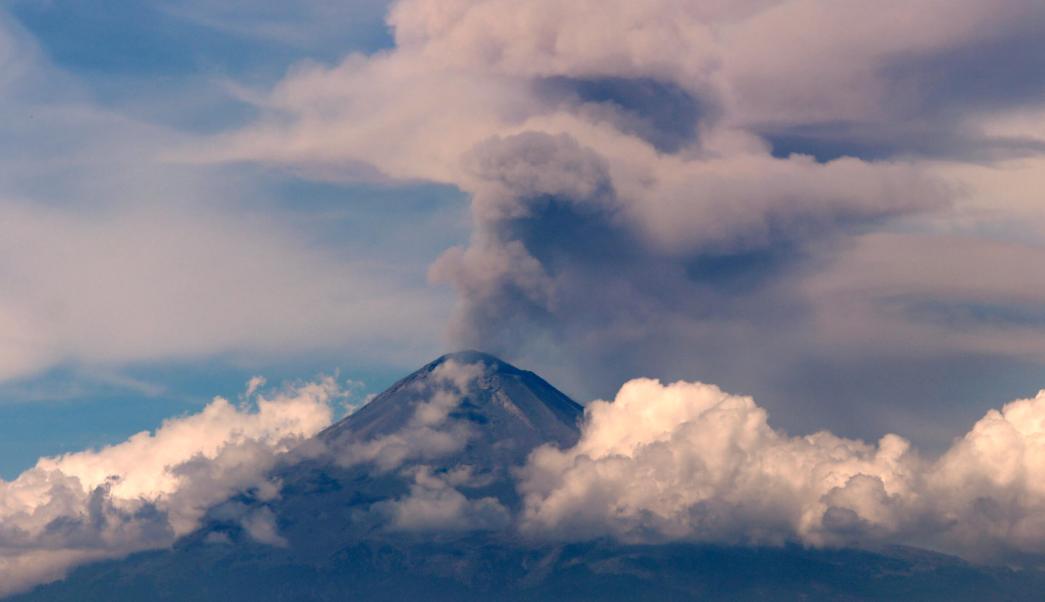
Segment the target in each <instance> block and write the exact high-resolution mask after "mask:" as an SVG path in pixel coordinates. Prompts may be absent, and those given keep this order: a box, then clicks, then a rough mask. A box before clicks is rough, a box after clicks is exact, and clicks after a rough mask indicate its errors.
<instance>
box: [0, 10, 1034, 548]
mask: <svg viewBox="0 0 1045 602" xmlns="http://www.w3.org/2000/svg"><path fill="white" fill-rule="evenodd" d="M1043 34H1045V5H1042V3H1041V2H1039V1H1037V0H1004V1H1001V2H992V3H985V2H979V1H976V0H946V1H944V0H918V1H915V2H911V1H899V0H897V1H892V0H887V1H885V2H875V3H825V2H820V1H817V0H745V1H740V2H717V1H711V0H709V1H697V0H693V1H682V0H650V1H648V2H642V3H634V2H628V1H624V0H621V1H619V2H618V1H615V0H614V1H607V0H599V1H595V0H591V1H588V0H581V1H577V2H570V3H562V2H557V1H554V0H527V1H525V2H516V1H509V0H399V1H397V2H394V3H388V2H379V1H376V0H374V1H371V0H354V1H347V2H331V1H326V0H307V1H305V2H301V3H295V4H294V5H293V6H292V7H291V6H290V5H287V4H285V3H275V2H239V1H233V2H221V3H217V2H207V1H204V0H181V1H177V2H150V1H139V2H123V1H113V2H109V3H105V4H104V7H102V6H101V5H99V4H98V3H93V2H91V3H89V2H79V1H70V2H52V1H44V0H35V1H32V0H12V1H10V2H7V3H5V4H3V5H2V7H0V478H3V479H4V480H6V481H12V480H14V479H15V478H16V477H18V476H19V475H20V474H23V471H26V470H27V469H30V468H31V467H33V466H34V465H38V461H39V462H43V463H44V464H46V462H47V461H48V460H47V458H54V457H56V456H58V455H60V454H67V453H71V452H77V451H80V450H85V449H96V448H99V447H100V446H105V445H110V444H116V443H119V442H122V441H124V440H126V439H127V438H128V437H130V436H131V435H133V434H134V433H137V432H139V431H142V430H148V429H155V428H158V427H159V426H160V425H161V423H162V422H163V420H164V419H167V418H171V417H181V418H182V419H188V418H186V417H189V416H196V415H197V413H198V412H200V411H201V410H202V409H203V408H204V407H211V406H209V405H208V404H212V403H216V402H212V399H213V398H215V397H217V396H220V397H222V398H227V399H234V400H235V399H246V398H251V395H250V394H247V393H245V391H246V390H247V386H248V385H247V383H248V382H250V381H251V379H252V378H254V377H255V376H263V377H264V378H265V379H267V382H268V383H271V384H272V385H273V386H280V383H289V384H288V385H287V386H291V387H293V386H298V387H301V386H305V385H304V384H303V383H308V382H326V381H324V380H322V379H324V378H333V379H334V380H335V381H336V383H337V390H338V391H341V392H343V393H344V394H343V395H338V396H334V397H330V396H325V397H323V400H324V403H326V402H327V401H328V400H329V399H334V398H335V397H336V399H337V402H336V404H334V406H333V410H332V411H333V414H332V415H339V413H343V412H344V411H346V409H345V408H347V407H351V406H353V405H358V404H359V403H361V402H362V401H363V400H365V399H366V397H367V395H368V394H370V393H374V392H378V391H380V390H382V389H383V388H384V387H386V386H387V385H389V384H390V383H392V382H393V381H394V380H396V379H397V378H399V377H401V376H403V375H405V374H406V373H408V372H410V371H412V370H413V369H415V368H417V367H419V366H420V365H422V364H423V363H425V362H427V361H429V360H431V359H432V358H434V357H436V356H438V355H439V354H441V353H443V352H446V351H450V350H454V349H463V348H477V349H482V350H485V351H489V352H491V353H495V354H497V355H499V356H501V357H504V358H505V359H507V360H509V361H512V362H513V363H516V364H518V365H520V366H523V367H525V368H528V369H532V370H534V371H536V372H538V373H540V374H541V375H543V376H544V377H545V378H547V379H548V380H549V381H550V382H552V383H554V384H555V385H556V386H559V387H560V388H562V389H563V390H564V391H566V392H567V393H568V394H570V395H571V396H573V397H574V398H576V399H577V400H578V401H580V402H583V403H588V402H590V401H592V400H596V399H611V398H613V397H614V396H616V395H618V390H621V386H622V385H623V384H624V383H626V382H629V381H631V379H635V378H654V379H660V381H661V382H663V383H670V382H673V381H676V380H684V381H688V382H694V383H696V382H700V383H708V385H707V386H711V385H715V386H718V387H721V388H722V390H724V391H728V392H729V393H730V394H735V395H750V396H753V397H754V399H756V400H757V402H758V404H759V405H758V407H759V408H764V410H765V412H766V413H767V415H768V416H769V418H768V424H771V425H772V429H770V430H769V431H765V432H767V433H770V434H768V435H765V437H766V438H767V439H766V440H767V441H771V442H775V441H778V440H779V441H784V442H785V444H783V445H785V447H786V446H787V445H790V444H787V443H786V442H787V441H790V439H787V437H800V436H803V435H808V434H812V433H816V432H819V431H827V432H829V433H828V434H831V436H833V437H835V436H837V437H842V438H850V439H853V440H864V441H877V440H879V438H880V437H882V436H883V435H885V434H887V433H894V434H896V436H899V437H902V438H904V441H909V442H911V444H913V445H914V446H916V447H917V448H918V449H920V450H922V452H923V453H925V454H927V455H928V456H939V457H940V458H942V459H941V460H939V461H940V462H943V463H946V462H947V461H948V460H947V458H952V457H959V460H955V462H959V463H960V457H962V456H961V454H962V453H963V452H961V448H960V447H955V445H956V443H955V441H956V438H959V437H962V436H964V435H965V434H966V433H967V432H969V429H970V427H971V425H974V424H978V422H977V421H978V420H981V418H982V417H984V416H985V415H986V414H987V413H988V412H989V411H990V410H992V409H993V408H1000V407H1003V406H1004V404H1006V403H1008V402H1011V401H1013V400H1025V401H1026V400H1034V399H1039V398H1038V397H1036V394H1037V391H1038V390H1039V389H1041V388H1043V387H1045V336H1043V335H1045V202H1043V200H1045V199H1043V198H1042V190H1045V77H1043V76H1042V73H1045V35H1043ZM316 379H320V380H319V381H316ZM255 382H257V381H255ZM657 386H660V385H657ZM664 386H668V385H667V384H665V385H664ZM621 391H622V393H620V395H623V390H621ZM649 395H650V396H651V398H658V397H659V396H661V392H660V390H651V392H650V393H649ZM244 396H245V397H244ZM697 397H699V395H697ZM1030 403H1031V402H1030V401H1027V404H1030ZM1024 405H1026V404H1024ZM697 406H699V407H702V406H700V404H699V403H698V404H697ZM593 407H601V406H593ZM1021 407H1022V406H1021ZM237 411H239V410H237ZM310 416H312V415H310ZM315 416H319V417H318V418H316V417H315ZM315 416H313V417H312V418H309V419H308V420H306V421H305V422H302V423H300V424H299V423H294V424H295V425H296V426H294V427H293V428H292V429H290V430H291V431H292V432H294V433H308V432H312V431H313V430H314V429H315V427H316V425H318V424H320V423H321V422H323V421H324V420H328V419H329V418H330V416H327V415H326V414H323V413H322V412H320V413H319V414H317V415H315ZM279 424H280V425H284V423H283V422H279ZM302 425H304V426H302ZM279 428H283V427H282V426H280V427H279ZM766 428H769V427H768V426H767V427H766ZM774 429H775V430H774ZM669 431H670V429H669ZM278 432H279V433H283V432H284V431H282V430H280V431H278ZM266 436H267V435H266ZM259 437H261V439H264V437H263V436H261V435H259ZM266 440H267V439H266ZM273 440H274V441H275V440H276V439H273ZM279 440H280V441H281V439H279ZM847 440H848V439H847ZM788 449H790V448H788ZM956 450H957V451H956ZM861 453H862V452H861ZM948 454H950V455H948ZM41 458H43V460H40V459H41ZM549 461H550V460H549ZM940 466H943V464H941V465H940ZM539 468H540V467H538V468H535V470H537V469H539ZM569 476H570V475H567V474H561V475H557V476H555V479H566V478H567V477H569ZM553 481H554V479H552V480H551V481H549V480H545V481H543V482H542V483H540V484H535V485H533V488H534V489H533V491H534V492H536V493H535V495H537V496H538V498H539V499H543V498H540V496H544V495H547V496H552V493H553V492H552V491H551V490H550V489H546V488H547V487H552V486H553V485H549V484H548V483H552V482H553ZM542 488H545V489H542ZM552 497H554V496H552ZM549 499H551V497H549ZM549 508H551V506H549V505H548V504H546V503H545V502H544V501H541V502H540V503H539V504H538V506H535V508H534V512H535V514H534V517H535V518H534V520H541V521H545V520H547V521H553V522H554V520H557V519H556V516H558V515H556V514H554V513H551V514H549V512H551V510H549ZM542 512H543V514H542ZM898 520H899V519H898ZM666 528H667V527H666ZM814 535H815V534H814Z"/></svg>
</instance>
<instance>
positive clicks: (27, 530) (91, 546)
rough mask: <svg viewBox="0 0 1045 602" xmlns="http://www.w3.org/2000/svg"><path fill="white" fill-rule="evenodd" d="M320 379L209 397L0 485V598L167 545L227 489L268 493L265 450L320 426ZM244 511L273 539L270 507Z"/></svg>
mask: <svg viewBox="0 0 1045 602" xmlns="http://www.w3.org/2000/svg"><path fill="white" fill-rule="evenodd" d="M340 394H341V392H340V389H339V387H338V385H337V383H336V382H335V381H334V380H333V379H332V378H323V379H321V380H318V381H316V382H313V383H308V384H303V385H301V386H298V387H296V388H289V389H287V390H284V391H281V392H278V393H276V394H275V395H271V396H265V395H258V396H257V397H256V398H254V400H253V408H252V407H248V406H247V405H239V406H237V405H234V404H232V403H230V402H229V401H228V400H226V399H223V398H220V397H219V398H215V399H214V401H213V402H211V403H210V404H209V405H207V406H206V407H205V408H204V409H203V410H202V411H201V412H199V413H197V414H192V415H189V416H185V417H180V418H172V419H169V420H166V421H165V422H164V423H163V425H162V426H161V427H160V428H158V429H157V430H156V431H155V432H141V433H138V434H137V435H134V436H132V437H131V438H129V439H128V440H127V441H125V442H123V443H120V444H117V445H112V446H107V447H104V448H102V449H98V450H89V451H83V452H78V453H72V454H66V455H63V456H58V457H53V458H41V459H40V460H39V461H38V462H37V464H36V466H34V467H33V468H31V469H29V470H27V471H25V472H24V473H22V474H21V475H19V476H18V477H17V478H16V479H14V480H13V481H10V482H4V481H0V595H3V594H6V593H11V592H13V591H17V590H19V589H22V588H25V587H29V586H31V585H34V584H36V583H39V582H42V581H46V580H51V579H55V578H58V577H61V576H62V575H63V574H64V572H65V571H66V570H67V569H68V568H69V567H71V566H74V565H76V564H79V563H82V562H86V561H90V560H96V559H101V558H109V557H117V556H122V555H125V554H128V553H130V552H133V551H136V550H141V549H146V548H155V547H164V546H167V545H170V544H171V543H172V542H173V541H174V540H175V539H176V538H177V537H179V536H181V535H184V534H186V533H188V532H190V531H192V530H193V529H194V528H196V526H197V525H198V523H199V520H200V518H201V517H202V516H203V514H204V513H205V512H206V510H207V509H208V508H209V507H211V506H212V505H214V504H216V503H218V502H221V501H223V500H225V499H226V498H227V497H229V496H230V495H232V494H233V493H235V492H237V491H244V490H248V489H252V490H253V489H256V490H258V491H259V496H260V497H262V498H264V497H266V496H268V497H271V495H274V494H276V493H277V492H278V486H277V485H278V484H274V483H271V482H269V481H268V476H267V474H266V473H267V471H268V470H269V469H270V468H271V467H272V466H273V464H274V462H275V460H276V458H277V456H278V455H279V454H281V453H283V452H285V451H287V450H288V449H290V448H291V447H292V446H294V445H296V444H297V443H298V442H300V441H302V440H303V439H304V438H306V437H309V436H311V435H313V434H314V433H316V432H318V431H319V430H320V429H322V428H323V427H325V426H327V425H328V424H329V423H330V420H331V418H332V411H331V405H330V402H331V401H332V400H333V399H334V398H336V397H338V396H339V395H340ZM265 512H266V511H265V509H264V508H263V509H260V510H258V511H257V512H255V513H254V514H251V515H249V516H247V517H245V518H244V521H243V522H244V528H245V530H246V531H247V532H248V534H250V535H251V536H252V537H254V538H255V539H257V540H258V541H261V542H264V543H271V544H280V543H282V539H281V538H280V536H279V534H278V532H276V530H275V526H274V524H273V522H272V516H271V514H270V513H269V514H266V513H265Z"/></svg>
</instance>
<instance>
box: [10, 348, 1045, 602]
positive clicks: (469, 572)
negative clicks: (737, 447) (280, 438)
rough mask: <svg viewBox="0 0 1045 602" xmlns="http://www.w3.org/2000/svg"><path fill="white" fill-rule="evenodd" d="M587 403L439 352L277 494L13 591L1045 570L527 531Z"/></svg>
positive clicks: (602, 589) (554, 592)
mask: <svg viewBox="0 0 1045 602" xmlns="http://www.w3.org/2000/svg"><path fill="white" fill-rule="evenodd" d="M582 417H583V408H582V406H580V405H579V404H577V403H575V402H574V401H573V400H571V399H570V398H569V397H568V396H566V395H565V394H563V393H562V392H560V391H558V390H557V389H556V388H555V387H553V386H552V385H550V384H549V383H547V382H546V381H544V380H543V379H542V378H540V377H539V376H537V375H536V374H534V373H532V372H529V371H526V370H521V369H519V368H516V367H515V366H512V365H510V364H508V363H506V362H504V361H502V360H500V359H498V358H496V357H494V356H492V355H488V354H485V353H481V352H478V351H464V352H458V353H452V354H448V355H444V356H442V357H440V358H438V359H436V360H434V361H432V362H431V363H429V364H426V365H425V366H423V367H422V368H420V369H419V370H417V371H416V372H414V373H412V374H410V375H409V376H407V377H405V378H403V379H402V380H400V381H399V382H397V383H395V384H394V385H392V386H391V387H390V388H389V389H388V390H386V391H385V392H383V393H381V394H380V395H378V396H376V397H375V398H374V399H373V400H371V401H370V402H369V403H367V404H366V405H364V406H363V407H361V408H359V409H358V410H357V411H355V412H353V413H351V414H350V415H349V416H347V417H346V418H344V419H343V420H341V421H340V422H337V423H335V424H333V425H331V426H330V427H328V428H327V429H325V430H324V431H322V432H320V433H319V434H317V435H316V436H315V437H313V438H312V439H310V440H308V441H305V442H303V443H302V444H301V445H300V446H299V447H298V448H296V449H294V450H293V451H291V452H289V453H287V454H286V457H284V458H283V459H282V461H281V462H280V463H279V464H278V466H277V467H276V468H275V469H274V470H273V471H272V474H271V479H270V480H269V482H270V483H274V484H276V485H277V486H278V493H273V491H270V490H263V489H259V490H250V491H243V492H241V493H240V494H238V495H236V496H234V497H232V498H230V499H228V500H226V501H224V502H223V503H221V504H218V505H216V506H215V507H213V508H211V509H210V510H209V512H208V513H207V515H206V518H205V520H204V521H203V522H202V524H201V526H200V527H199V528H198V529H197V530H196V531H195V532H193V533H191V534H189V535H187V536H185V537H182V538H181V539H180V540H178V541H177V542H176V543H175V544H174V545H173V546H172V547H171V548H170V549H165V550H156V551H149V552H140V553H137V554H134V555H132V556H130V557H127V558H124V559H120V560H111V561H105V562H99V563H95V564H91V565H87V566H83V567H81V568H79V569H77V570H75V571H74V572H73V573H72V574H71V575H69V576H68V577H67V578H66V579H64V580H62V581H59V582H55V583H51V584H46V585H42V586H39V587H37V588H36V589H35V590H33V591H31V592H28V593H25V594H22V595H18V596H15V597H12V598H10V599H11V600H15V601H20V602H38V601H48V602H61V601H70V602H72V601H76V602H91V601H99V602H100V601H105V602H119V601H143V600H148V601H172V602H173V601H183V600H220V601H222V602H236V601H241V600H242V601H248V600H249V601H259V600H261V601H265V600H286V601H317V602H318V601H328V600H331V601H332V600H520V601H522V600H527V601H536V600H640V599H643V600H693V599H728V600H768V599H773V600H792V599H794V600H799V599H801V600H837V599H846V600H864V599H868V600H870V599H882V600H894V599H918V600H949V601H954V600H985V599H991V600H995V599H997V600H1001V599H1004V600H1037V599H1040V592H1042V591H1045V575H1043V573H1041V572H1038V571H1013V570H1009V569H1004V568H985V567H977V566H973V565H970V564H968V563H965V562H964V561H962V560H959V559H957V558H953V557H949V556H945V555H941V554H935V553H932V552H926V551H923V550H916V549H911V548H898V547H893V548H888V549H881V550H875V551H868V550H844V549H835V550H830V549H824V550H813V549H807V548H803V547H800V546H796V545H790V546H783V547H775V548H773V547H770V548H765V547H763V548H751V547H743V546H718V545H707V544H700V543H694V542H688V543H687V542H681V543H670V544H661V545H631V544H628V543H623V542H618V541H613V540H609V539H604V540H587V541H574V542H562V541H555V540H554V538H550V539H544V540H535V539H532V538H527V537H524V536H523V535H522V534H521V533H520V531H519V529H518V525H517V518H516V517H518V516H519V513H520V512H521V510H522V508H523V500H522V499H521V498H520V496H519V494H518V492H517V490H516V486H515V480H514V478H513V473H514V471H516V470H517V469H518V468H519V467H520V466H522V465H523V464H524V463H525V462H526V460H527V458H528V456H529V454H530V453H531V452H532V451H533V450H534V449H536V448H537V447H539V446H542V445H554V446H559V447H565V446H572V445H573V444H574V443H576V442H577V440H578V438H579V436H580V428H581V424H582Z"/></svg>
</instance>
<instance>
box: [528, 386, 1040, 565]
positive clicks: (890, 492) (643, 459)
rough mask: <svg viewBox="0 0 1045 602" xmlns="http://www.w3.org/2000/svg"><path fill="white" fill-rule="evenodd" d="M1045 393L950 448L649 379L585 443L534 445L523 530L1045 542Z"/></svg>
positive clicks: (842, 540) (587, 429)
mask: <svg viewBox="0 0 1045 602" xmlns="http://www.w3.org/2000/svg"><path fill="white" fill-rule="evenodd" d="M1043 483H1045V391H1042V392H1040V393H1039V394H1038V395H1037V396H1036V397H1034V398H1031V399H1021V400H1017V401H1013V402H1011V403H1008V404H1006V405H1005V406H1004V407H1003V408H1002V409H1001V410H991V411H990V412H988V413H987V414H986V415H985V416H984V417H983V418H981V419H980V420H979V421H978V422H977V423H976V424H975V425H974V426H973V428H972V430H970V431H969V432H968V433H966V434H965V435H964V436H963V437H961V438H960V439H958V440H956V441H955V442H954V444H953V445H952V447H951V448H950V449H948V450H947V451H946V452H945V453H944V454H943V455H942V456H940V457H939V458H936V459H928V458H926V457H923V456H922V455H920V454H919V453H918V452H917V450H915V449H913V448H912V446H911V444H910V443H909V442H908V441H906V440H905V439H904V438H902V437H899V436H897V435H892V434H890V435H886V436H884V437H882V438H881V439H880V440H879V441H878V442H877V443H876V444H869V443H866V442H863V441H858V440H852V439H846V438H842V437H838V436H836V435H834V434H832V433H830V432H827V431H821V432H818V433H815V434H812V435H807V436H804V437H791V436H788V435H787V434H786V433H784V432H782V431H779V430H776V429H774V428H772V427H771V426H770V425H769V423H768V417H767V412H766V411H765V410H764V409H763V408H761V407H759V406H758V405H757V404H755V402H754V400H752V399H751V398H750V397H739V396H735V395H730V394H728V393H725V392H723V391H722V390H721V389H719V388H718V387H715V386H712V385H706V384H702V383H688V382H682V381H680V382H676V383H673V384H670V385H663V384H661V383H660V382H658V381H656V380H651V379H637V380H633V381H630V382H628V383H626V384H625V385H624V386H623V387H622V388H621V390H620V392H619V393H618V394H617V397H616V398H615V399H614V400H613V402H612V403H611V402H606V401H596V402H593V403H591V404H590V405H589V406H587V408H586V420H585V424H584V427H583V431H582V436H581V439H580V441H579V442H578V443H577V445H576V446H575V447H573V448H570V449H565V450H560V449H556V448H553V447H548V446H546V447H543V448H539V449H538V450H536V451H535V452H534V453H533V454H532V456H531V458H530V462H529V463H528V465H527V466H526V468H525V469H524V470H523V472H522V473H521V476H520V485H519V488H520V491H521V492H522V493H523V494H524V495H525V499H526V504H525V510H524V513H523V516H522V519H521V527H522V529H523V530H524V531H528V532H531V533H534V534H538V535H539V536H542V537H553V538H561V539H564V540H573V539H576V538H594V537H600V536H606V535H609V536H613V537H616V538H619V539H621V540H624V541H631V542H661V541H670V540H687V541H704V542H715V543H726V544H744V545H766V544H768V545H780V544H783V543H785V542H792V541H798V542H802V543H804V544H808V545H812V546H854V545H855V546H875V545H884V544H907V545H917V546H922V547H928V548H932V549H937V550H942V551H944V552H947V553H951V554H958V555H961V556H963V557H965V558H969V559H973V560H989V561H995V562H997V561H1005V560H1012V559H1019V558H1021V557H1032V558H1033V557H1037V558H1041V556H1042V555H1043V554H1045V487H1043Z"/></svg>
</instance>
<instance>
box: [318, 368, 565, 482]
mask: <svg viewBox="0 0 1045 602" xmlns="http://www.w3.org/2000/svg"><path fill="white" fill-rule="evenodd" d="M583 413H584V408H583V407H581V406H580V405H579V404H577V403H576V402H574V401H573V400H572V399H570V398H569V397H567V396H566V395H564V394H563V393H562V392H560V391H559V390H558V389H556V388H555V387H553V386H551V385H550V384H548V383H547V382H546V381H545V380H544V379H542V378H541V377H539V376H537V375H536V374H534V373H533V372H529V371H526V370H520V369H519V368H516V367H515V366H512V365H511V364H508V363H507V362H504V361H503V360H501V359H498V358H496V357H494V356H492V355H489V354H487V353H482V352H480V351H459V352H457V353H449V354H446V355H444V356H442V357H439V358H438V359H436V360H434V361H432V362H430V363H428V364H426V365H425V366H423V367H422V368H421V369H419V370H417V371H416V372H414V373H413V374H410V375H409V376H407V377H406V378H403V379H402V380H400V381H399V382H397V383H395V384H394V385H392V386H391V387H389V388H388V389H387V390H386V391H384V392H383V393H381V394H380V395H378V396H377V397H375V398H374V399H373V400H372V401H370V403H368V404H366V405H365V406H363V407H362V408H360V409H359V410H358V411H356V412H354V413H353V414H351V415H349V416H348V417H346V418H344V419H343V420H341V421H340V422H338V423H337V424H334V425H333V426H331V427H329V428H327V429H326V430H325V431H323V432H321V433H320V434H319V435H318V436H317V437H318V439H319V440H321V441H323V442H324V443H325V444H327V445H328V446H331V447H333V448H335V449H337V448H345V447H346V446H348V447H349V448H351V446H352V443H357V444H365V443H366V442H367V441H371V442H373V441H380V440H381V439H382V438H389V437H395V436H396V435H397V434H400V435H401V434H403V433H406V434H408V435H409V434H414V435H418V436H421V435H432V434H433V433H439V432H446V433H454V434H455V436H459V437H463V438H464V439H465V440H464V441H462V443H463V444H464V445H463V446H462V447H461V449H459V450H455V452H454V453H447V454H446V457H445V458H443V460H444V462H443V463H445V462H447V461H452V462H453V463H462V462H463V463H466V464H468V465H470V466H473V467H477V468H483V469H491V468H494V467H497V466H505V465H512V464H519V463H522V462H523V461H525V459H526V456H527V455H528V454H529V452H530V451H532V450H533V449H534V448H535V447H537V446H539V445H542V444H545V443H552V444H555V445H558V446H560V447H565V446H570V445H573V444H574V443H576V441H577V437H578V436H579V429H578V425H579V421H580V418H581V416H582V415H583ZM404 443H405V444H408V445H409V444H418V445H421V444H422V442H420V441H417V440H415V441H404ZM419 451H421V452H425V451H428V450H419ZM420 455H421V456H422V457H425V456H427V457H431V456H432V454H420Z"/></svg>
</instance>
